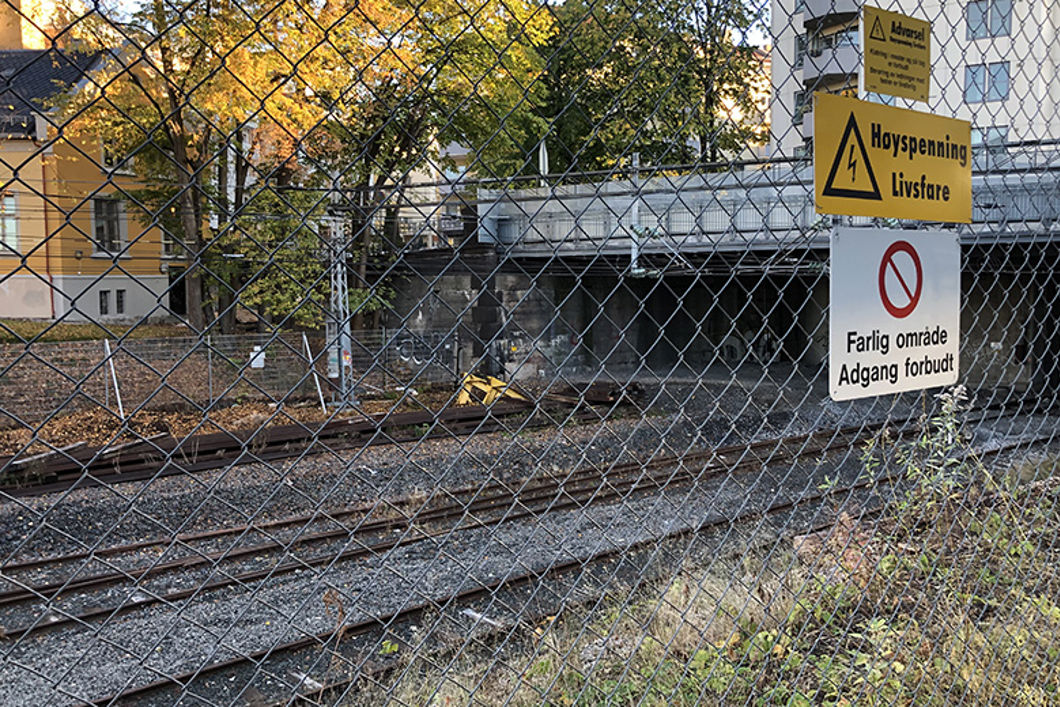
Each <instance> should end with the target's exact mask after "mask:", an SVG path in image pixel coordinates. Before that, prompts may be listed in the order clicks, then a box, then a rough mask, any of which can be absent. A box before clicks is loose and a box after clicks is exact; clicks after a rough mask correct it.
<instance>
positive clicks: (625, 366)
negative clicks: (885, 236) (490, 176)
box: [399, 268, 1060, 390]
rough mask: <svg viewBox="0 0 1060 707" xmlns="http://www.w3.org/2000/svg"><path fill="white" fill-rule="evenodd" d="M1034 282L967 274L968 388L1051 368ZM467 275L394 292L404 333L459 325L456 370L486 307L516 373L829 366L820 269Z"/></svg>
mask: <svg viewBox="0 0 1060 707" xmlns="http://www.w3.org/2000/svg"><path fill="white" fill-rule="evenodd" d="M1034 277H1036V276H1033V275H1021V276H1015V275H1005V274H997V273H992V272H975V273H966V274H965V276H964V278H963V284H962V289H963V292H962V303H961V328H962V342H961V364H960V365H961V375H960V380H961V382H963V383H965V384H967V385H969V387H971V388H972V389H973V390H974V389H980V388H988V387H1015V388H1017V389H1025V388H1027V387H1029V386H1031V385H1032V381H1033V380H1034V378H1036V377H1037V378H1042V377H1043V376H1044V375H1045V373H1048V372H1045V373H1043V371H1044V368H1045V367H1046V366H1047V364H1048V361H1049V360H1051V358H1050V357H1051V356H1052V354H1050V353H1049V352H1050V351H1054V350H1055V349H1056V348H1057V346H1055V345H1054V344H1053V339H1054V338H1056V337H1054V334H1055V332H1054V330H1055V325H1052V324H1051V325H1049V326H1045V325H1043V324H1042V323H1041V321H1039V320H1041V319H1043V318H1044V320H1045V321H1055V312H1056V311H1057V309H1056V308H1058V307H1060V301H1056V302H1050V301H1049V300H1048V297H1047V295H1046V294H1045V292H1046V290H1045V289H1044V288H1043V286H1042V285H1041V284H1040V283H1038V282H1037V281H1036V280H1035V279H1034ZM473 279H474V278H473V277H471V276H467V275H450V276H444V277H442V278H440V279H439V280H438V281H437V282H435V283H432V285H431V286H430V287H427V286H426V285H422V286H413V285H411V284H410V285H409V286H408V287H403V288H400V296H399V306H401V307H402V308H403V309H402V311H403V312H404V313H405V314H404V316H405V317H406V322H407V324H406V325H407V327H408V328H410V329H413V330H428V329H431V328H444V329H453V330H459V331H460V332H463V333H462V336H463V339H462V343H461V348H462V349H463V351H462V358H461V365H462V367H463V368H462V370H471V369H472V368H474V367H475V363H476V361H478V360H481V358H482V356H483V355H484V354H482V353H481V351H480V352H478V353H475V352H472V351H470V347H471V346H472V343H473V341H474V339H475V338H476V337H479V336H480V334H479V333H478V332H479V331H480V330H479V329H478V328H476V327H479V326H480V324H481V322H476V316H477V315H476V311H478V312H480V313H481V312H482V311H483V307H485V310H486V311H489V312H496V313H497V316H498V324H499V329H498V330H497V331H498V333H497V334H496V337H495V347H494V349H493V351H492V353H491V354H489V355H493V356H496V357H497V359H498V360H499V362H500V365H501V367H502V368H503V370H504V371H505V372H506V373H507V374H508V375H509V376H512V377H514V378H517V379H518V378H533V377H541V376H548V377H552V376H554V375H555V373H556V371H564V372H571V373H574V372H577V371H582V372H590V371H594V370H599V369H601V368H607V369H609V370H613V371H615V372H623V373H629V372H633V371H637V370H640V371H642V372H643V371H647V370H649V369H650V370H652V371H655V372H657V373H662V374H665V373H668V372H670V371H675V372H680V373H684V374H689V373H691V374H697V373H700V372H703V371H704V370H706V369H707V368H709V367H712V366H713V367H720V368H719V370H722V371H724V370H725V369H727V368H731V369H735V368H737V367H739V366H741V365H744V364H754V365H773V364H778V363H797V364H798V365H800V366H804V367H806V368H807V369H808V370H810V371H812V370H814V369H816V368H818V367H822V366H826V365H827V361H828V278H827V276H826V275H825V274H824V272H823V271H821V272H815V271H814V270H812V269H809V268H807V269H805V270H801V271H799V272H797V273H787V274H770V275H762V274H759V273H748V274H743V275H730V276H724V275H709V276H708V275H700V276H687V275H673V276H667V277H665V278H662V279H660V278H647V277H645V278H630V277H618V276H617V275H610V276H609V275H603V274H601V275H593V276H591V277H590V276H585V277H573V276H564V275H541V276H538V277H537V278H531V277H529V276H526V275H515V274H498V275H497V276H496V277H495V278H494V279H493V282H492V288H493V289H492V291H491V294H490V295H489V296H488V297H484V296H483V294H482V293H483V291H484V287H485V286H484V285H483V286H482V287H480V288H477V289H476V288H474V287H473V286H472V284H473V283H472V280H473ZM481 284H482V283H480V285H481ZM1054 290H1055V286H1054ZM487 300H489V305H488V306H486V305H485V304H484V303H486V301H487ZM494 303H495V304H494ZM461 313H462V316H460V314H461ZM490 316H493V314H490ZM481 318H482V317H481V316H479V319H481ZM489 336H493V335H492V334H490V335H489ZM487 338H488V337H487ZM1056 353H1060V352H1056ZM1054 367H1055V366H1054ZM1056 377H1057V378H1058V379H1060V368H1058V372H1057V375H1056ZM1058 383H1060V381H1058Z"/></svg>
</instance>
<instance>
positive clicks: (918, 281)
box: [828, 226, 961, 400]
mask: <svg viewBox="0 0 1060 707" xmlns="http://www.w3.org/2000/svg"><path fill="white" fill-rule="evenodd" d="M829 266H830V267H829V306H828V331H829V334H828V340H829V344H828V378H829V394H830V397H831V398H832V400H856V399H858V398H866V397H870V396H874V395H888V394H891V393H901V392H904V391H913V390H924V389H927V388H937V387H941V386H945V385H952V384H953V383H955V382H957V375H958V368H959V363H960V361H959V354H960V334H961V331H960V293H961V272H960V243H959V241H958V239H957V237H956V235H954V234H952V233H943V232H940V231H908V230H904V229H903V230H897V229H886V228H872V227H868V228H866V227H849V226H846V227H845V226H840V227H838V228H837V229H836V230H835V231H834V232H833V233H832V238H831V244H830V249H829Z"/></svg>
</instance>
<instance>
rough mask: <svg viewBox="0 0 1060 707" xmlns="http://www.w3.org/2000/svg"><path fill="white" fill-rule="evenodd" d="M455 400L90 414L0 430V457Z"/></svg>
mask: <svg viewBox="0 0 1060 707" xmlns="http://www.w3.org/2000/svg"><path fill="white" fill-rule="evenodd" d="M451 396H452V392H451V391H449V390H445V389H434V390H426V391H423V392H419V393H417V394H416V395H413V394H411V393H405V392H403V391H400V392H395V393H392V394H390V395H389V396H388V397H385V398H375V399H364V400H362V401H360V406H359V407H358V408H357V409H355V410H347V411H341V412H336V411H335V410H332V409H329V410H328V412H327V413H326V414H325V413H324V412H323V411H322V410H321V409H320V406H319V405H318V404H312V403H299V404H297V405H284V406H282V407H280V408H277V407H276V406H275V405H272V404H268V403H257V402H252V403H241V404H237V405H232V406H228V407H223V408H217V409H214V410H210V411H209V412H208V413H203V412H162V411H151V410H144V411H140V412H138V413H136V414H135V415H133V416H132V417H130V418H128V419H127V420H126V421H125V423H124V425H123V423H122V421H121V419H120V418H119V417H118V415H117V414H116V413H115V412H112V411H109V410H104V409H97V410H87V411H81V412H75V413H71V414H69V415H60V416H57V417H54V418H52V419H51V420H49V421H48V422H46V423H44V424H43V425H42V426H41V427H40V429H38V430H36V431H34V430H30V429H17V430H0V454H4V455H11V454H20V455H21V454H37V453H41V452H46V451H48V450H49V449H52V448H59V447H64V446H67V445H71V444H75V443H77V442H85V443H86V444H88V445H89V446H102V445H110V444H121V443H123V442H131V441H134V440H137V439H141V438H145V437H150V436H152V435H157V434H170V435H172V436H174V437H176V438H178V439H179V438H182V437H186V436H188V435H191V434H209V433H213V432H237V431H238V432H242V431H253V430H256V429H259V428H261V427H263V426H264V427H275V426H278V425H291V424H296V423H302V424H311V423H315V424H319V423H321V422H324V421H325V420H329V419H342V418H348V417H355V416H360V415H365V414H367V415H379V414H388V413H398V412H412V411H419V410H432V411H433V410H440V409H441V408H443V407H444V406H445V404H446V403H447V402H448V401H449V399H450V397H451ZM31 442H32V443H31ZM27 444H28V445H29V447H28V448H27V447H26V445H27Z"/></svg>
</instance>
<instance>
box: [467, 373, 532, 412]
mask: <svg viewBox="0 0 1060 707" xmlns="http://www.w3.org/2000/svg"><path fill="white" fill-rule="evenodd" d="M473 393H474V394H475V395H472V394H473ZM478 398H481V399H482V400H481V402H482V404H483V405H490V404H491V403H493V402H494V401H495V400H497V399H498V398H511V399H512V400H520V401H522V402H524V403H528V402H530V399H529V398H527V397H526V396H525V395H523V394H522V393H519V392H518V391H516V390H515V389H514V388H512V384H511V383H505V382H504V381H502V380H501V379H500V378H494V377H493V376H474V375H471V374H470V373H469V374H468V375H466V376H464V383H463V385H462V386H461V388H460V395H458V396H457V398H456V404H457V405H471V404H472V403H477V402H479V400H478Z"/></svg>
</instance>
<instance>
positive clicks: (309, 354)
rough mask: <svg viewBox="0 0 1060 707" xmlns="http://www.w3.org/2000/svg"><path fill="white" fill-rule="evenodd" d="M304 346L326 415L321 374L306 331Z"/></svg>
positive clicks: (326, 409)
mask: <svg viewBox="0 0 1060 707" xmlns="http://www.w3.org/2000/svg"><path fill="white" fill-rule="evenodd" d="M302 346H304V347H305V357H306V360H307V361H308V362H309V370H311V371H312V372H313V382H314V383H316V386H317V397H318V398H320V410H321V411H322V412H323V413H324V414H325V415H326V414H327V412H328V406H327V403H325V402H324V390H323V388H321V387H320V375H319V374H318V373H317V367H316V366H315V365H314V363H315V362H314V361H313V352H312V351H311V350H310V349H309V339H308V338H306V335H305V332H304V331H303V332H302Z"/></svg>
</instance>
